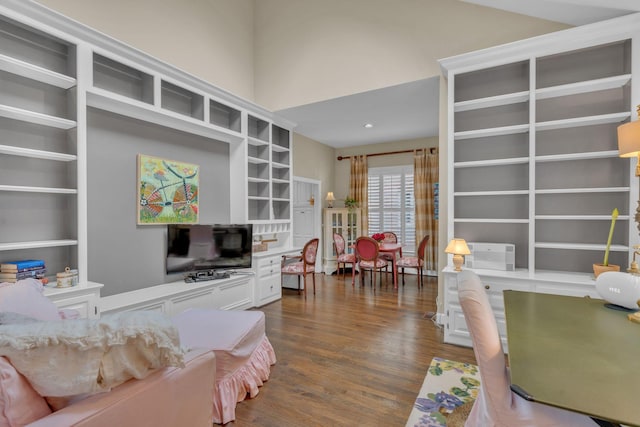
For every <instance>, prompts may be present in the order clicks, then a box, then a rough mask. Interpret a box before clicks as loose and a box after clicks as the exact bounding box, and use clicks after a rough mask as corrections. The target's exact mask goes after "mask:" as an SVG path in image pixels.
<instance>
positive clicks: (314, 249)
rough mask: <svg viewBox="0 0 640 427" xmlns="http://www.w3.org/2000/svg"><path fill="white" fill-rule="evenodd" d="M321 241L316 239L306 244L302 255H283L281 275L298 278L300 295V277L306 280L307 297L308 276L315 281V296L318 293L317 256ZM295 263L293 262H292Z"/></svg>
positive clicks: (305, 292)
mask: <svg viewBox="0 0 640 427" xmlns="http://www.w3.org/2000/svg"><path fill="white" fill-rule="evenodd" d="M319 242H320V239H318V238H315V239H311V240H309V241H308V242H307V243H305V245H304V248H302V254H301V255H283V256H282V266H281V269H280V273H281V274H282V276H283V277H284V275H285V274H287V275H292V276H298V294H299V293H300V277H301V276H302V278H303V279H304V296H305V298H306V297H307V275H309V274H310V275H311V278H312V279H313V294H314V295H315V293H316V275H315V272H316V255H317V253H318V243H319ZM290 261H293V262H290Z"/></svg>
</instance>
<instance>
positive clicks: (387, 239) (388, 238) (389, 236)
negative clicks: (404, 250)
mask: <svg viewBox="0 0 640 427" xmlns="http://www.w3.org/2000/svg"><path fill="white" fill-rule="evenodd" d="M382 234H384V239H382V243H398V235H397V234H396V233H394V232H393V231H383V232H382ZM395 256H396V254H395V253H392V254H385V253H383V254H380V258H382V259H386V260H387V261H389V262H390V263H391V269H392V270H393V262H392V261H393V257H395ZM388 266H389V264H387V267H388ZM384 270H385V271H386V272H388V268H385V269H384ZM391 273H393V271H391Z"/></svg>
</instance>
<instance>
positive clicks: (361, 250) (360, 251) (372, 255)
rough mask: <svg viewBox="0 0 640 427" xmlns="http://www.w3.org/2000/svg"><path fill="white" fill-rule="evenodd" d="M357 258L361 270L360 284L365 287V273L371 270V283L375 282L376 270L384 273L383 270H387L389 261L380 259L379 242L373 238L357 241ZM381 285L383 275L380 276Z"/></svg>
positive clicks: (363, 237) (361, 238) (363, 238)
mask: <svg viewBox="0 0 640 427" xmlns="http://www.w3.org/2000/svg"><path fill="white" fill-rule="evenodd" d="M356 257H357V258H358V268H359V269H360V273H361V274H360V283H361V284H362V286H364V272H365V270H371V279H370V282H371V284H372V285H373V283H374V282H375V280H374V276H375V272H376V270H379V271H380V273H382V269H383V268H387V260H385V259H383V258H380V252H379V249H378V242H376V241H375V240H373V239H372V238H371V237H367V236H362V237H358V238H357V239H356ZM380 283H381V284H382V274H380Z"/></svg>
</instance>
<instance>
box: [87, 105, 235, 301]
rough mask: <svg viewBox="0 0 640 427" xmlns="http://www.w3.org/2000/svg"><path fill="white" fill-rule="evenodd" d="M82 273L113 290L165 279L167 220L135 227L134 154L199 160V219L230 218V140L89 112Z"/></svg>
mask: <svg viewBox="0 0 640 427" xmlns="http://www.w3.org/2000/svg"><path fill="white" fill-rule="evenodd" d="M87 140H88V142H87V152H88V165H87V170H88V187H89V191H88V193H89V194H88V206H89V208H88V209H89V211H88V217H89V218H88V257H89V259H88V264H89V265H88V276H89V280H91V281H94V282H98V283H103V284H104V285H105V286H104V288H103V289H102V295H103V296H107V295H113V294H117V293H121V292H127V291H131V290H134V289H141V288H145V287H149V286H154V285H158V284H162V283H166V282H170V281H176V280H181V279H182V276H181V275H171V276H166V275H165V251H166V238H167V237H166V226H165V225H137V222H136V215H137V205H136V203H137V194H136V189H137V172H136V157H137V154H146V155H150V156H157V157H162V158H167V159H171V160H177V161H181V162H187V163H194V164H197V165H199V166H200V200H199V202H200V221H199V222H200V224H211V223H227V222H229V199H230V195H229V191H230V190H229V188H230V182H229V146H228V145H227V144H226V143H223V142H220V141H215V140H212V139H207V138H204V137H199V136H195V135H190V134H186V133H182V132H179V131H175V130H172V129H168V128H164V127H161V126H157V125H153V124H149V123H145V122H142V121H137V120H133V119H130V118H126V117H123V116H118V115H115V114H111V113H107V112H104V111H100V110H94V109H90V110H89V113H88V138H87Z"/></svg>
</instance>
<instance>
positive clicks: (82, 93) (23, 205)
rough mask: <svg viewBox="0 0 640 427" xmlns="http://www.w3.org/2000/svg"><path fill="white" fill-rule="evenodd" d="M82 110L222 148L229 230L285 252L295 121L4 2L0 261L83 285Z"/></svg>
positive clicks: (35, 8)
mask: <svg viewBox="0 0 640 427" xmlns="http://www.w3.org/2000/svg"><path fill="white" fill-rule="evenodd" d="M89 108H94V109H100V110H104V111H108V112H111V113H114V114H117V115H121V116H125V117H128V118H133V119H137V120H141V121H144V122H147V123H152V124H154V125H157V126H161V127H165V128H170V129H175V130H179V131H182V132H187V133H190V134H194V135H199V136H203V137H206V138H210V139H211V140H214V141H221V142H226V143H228V144H229V163H230V164H229V166H230V167H229V169H230V174H231V176H230V182H231V191H230V200H229V201H228V205H229V218H230V221H231V222H235V223H246V222H250V223H254V224H255V227H254V234H257V235H277V238H278V240H279V242H280V245H281V246H284V247H286V246H290V245H291V233H292V230H291V217H292V215H291V212H292V205H291V201H290V198H291V196H290V189H291V179H292V174H291V159H292V156H291V129H292V128H293V127H294V124H293V123H290V122H288V121H286V120H284V119H282V118H279V117H277V116H276V115H274V114H273V113H271V112H269V111H267V110H265V109H264V108H262V107H260V106H258V105H255V104H253V103H251V102H248V101H246V100H244V99H242V98H239V97H237V96H235V95H233V94H231V93H229V92H226V91H224V90H222V89H220V88H217V87H215V86H213V85H211V84H210V83H208V82H205V81H203V80H201V79H198V78H196V77H194V76H192V75H190V74H188V73H185V72H183V71H181V70H179V69H177V68H175V67H173V66H171V65H169V64H166V63H164V62H162V61H159V60H157V59H155V58H153V57H151V56H149V55H147V54H145V53H143V52H140V51H138V50H136V49H133V48H131V47H129V46H127V45H125V44H123V43H121V42H118V41H117V40H114V39H111V38H109V37H107V36H105V35H104V34H102V33H99V32H97V31H95V30H92V29H90V28H88V27H85V26H83V25H81V24H79V23H77V22H75V21H72V20H71V19H68V18H66V17H64V16H62V15H60V14H58V13H56V12H53V11H51V10H49V9H47V8H45V7H44V6H42V5H39V4H38V3H35V2H32V1H18V0H1V1H0V135H2V136H1V139H0V193H2V195H3V196H2V197H3V203H2V207H0V261H2V260H5V261H6V260H10V259H14V258H15V259H21V258H22V259H24V258H30V257H38V258H44V259H45V262H46V263H47V268H48V269H49V271H50V272H51V273H52V274H55V272H56V271H63V270H64V267H66V266H71V267H72V268H78V270H79V274H80V278H79V279H80V280H79V282H80V286H81V287H83V286H84V287H85V288H86V287H87V286H88V285H87V284H88V283H89V282H88V276H87V267H88V261H87V193H88V192H89V191H90V189H88V188H87V159H86V156H87V147H86V144H87V126H88V124H87V111H88V109H89ZM91 286H92V289H95V288H96V286H95V284H92V285H91ZM67 293H68V291H67ZM67 296H68V295H67ZM94 297H95V294H94ZM92 298H93V297H92ZM66 299H67V300H68V298H66ZM89 311H90V310H89Z"/></svg>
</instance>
